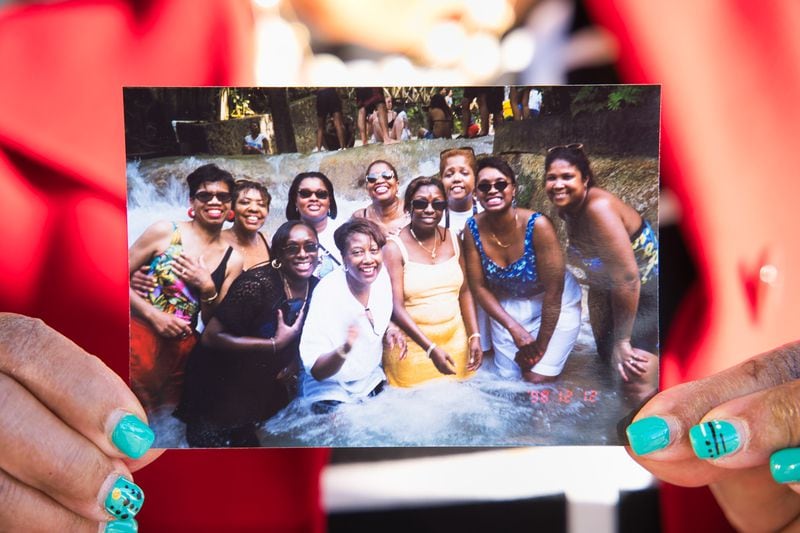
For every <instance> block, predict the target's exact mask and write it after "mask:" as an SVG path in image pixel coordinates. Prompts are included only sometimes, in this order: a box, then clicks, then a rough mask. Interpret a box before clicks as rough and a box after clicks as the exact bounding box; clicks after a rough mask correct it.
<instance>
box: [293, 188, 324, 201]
mask: <svg viewBox="0 0 800 533" xmlns="http://www.w3.org/2000/svg"><path fill="white" fill-rule="evenodd" d="M297 196H299V197H300V198H303V199H304V200H306V199H308V198H311V197H312V196H316V197H317V198H319V199H320V200H327V199H328V196H330V195H329V194H328V191H326V190H325V189H320V190H318V191H311V190H309V189H300V190H299V191H297Z"/></svg>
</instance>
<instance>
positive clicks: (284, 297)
mask: <svg viewBox="0 0 800 533" xmlns="http://www.w3.org/2000/svg"><path fill="white" fill-rule="evenodd" d="M317 250H318V246H317V234H316V232H315V231H314V228H313V227H312V226H311V225H309V224H307V223H305V222H302V221H299V220H294V221H289V222H285V223H284V224H283V225H282V226H281V227H280V228H278V230H277V231H276V232H275V236H274V237H273V239H272V252H273V255H274V259H273V260H272V261H271V262H269V263H265V264H262V265H260V266H257V267H254V268H252V269H250V270H248V271H247V272H244V273H243V274H242V275H241V276H239V277H238V278H237V279H236V281H235V282H234V283H233V285H231V288H230V291H228V295H227V297H226V298H225V300H224V301H223V302H222V303H221V304H220V305H219V307H218V308H217V309H216V311H215V312H214V317H213V318H212V319H211V321H210V322H209V323H208V325H207V326H206V328H205V330H204V331H203V336H202V338H201V341H200V343H199V345H198V346H197V347H196V348H195V349H194V351H192V353H191V355H190V357H189V362H188V364H187V368H186V385H185V388H184V394H183V397H182V398H181V404H180V407H179V409H178V411H177V412H176V416H178V417H179V418H181V419H182V420H183V421H185V422H186V440H187V441H188V443H189V445H190V446H192V447H204V448H208V447H222V446H225V447H228V446H236V447H246V446H258V445H259V441H258V438H257V435H256V427H257V425H258V424H259V423H261V422H264V421H266V420H267V419H269V418H270V417H272V416H273V415H274V414H275V413H277V412H278V411H280V410H281V409H283V408H284V407H285V406H286V405H287V404H288V403H289V401H290V400H291V397H292V396H293V394H292V392H293V388H294V387H293V383H292V381H291V378H292V377H294V374H293V372H292V371H291V370H290V369H291V368H295V369H297V368H299V351H298V346H299V342H300V329H301V328H302V327H303V317H304V314H305V310H306V308H307V306H308V302H309V299H310V297H311V295H312V293H313V292H314V287H315V286H316V284H317V278H315V277H314V276H313V275H312V274H313V272H314V269H315V268H316V266H317ZM287 385H289V386H288V387H287Z"/></svg>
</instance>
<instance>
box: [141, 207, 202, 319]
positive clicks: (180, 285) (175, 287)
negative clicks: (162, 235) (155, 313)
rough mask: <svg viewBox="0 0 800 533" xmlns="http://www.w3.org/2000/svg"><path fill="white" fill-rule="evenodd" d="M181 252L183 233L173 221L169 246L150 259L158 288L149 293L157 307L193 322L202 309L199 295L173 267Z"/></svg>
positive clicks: (151, 274)
mask: <svg viewBox="0 0 800 533" xmlns="http://www.w3.org/2000/svg"><path fill="white" fill-rule="evenodd" d="M181 252H183V245H182V244H181V233H180V230H178V225H177V224H176V223H175V222H173V223H172V238H171V239H170V243H169V246H167V249H166V250H164V251H163V252H162V253H160V254H159V255H157V256H155V257H154V258H153V260H152V261H150V268H149V270H148V272H147V274H148V275H149V276H152V277H153V279H154V280H155V282H156V288H155V289H154V290H153V292H151V293H150V294H149V295H148V300H149V301H150V303H151V304H152V305H153V306H154V307H156V308H157V309H160V310H161V311H164V312H166V313H169V314H171V315H175V316H177V317H179V318H182V319H183V320H185V321H187V322H192V321H193V320H195V319H196V317H197V313H198V311H199V310H200V304H199V303H198V300H197V296H195V294H194V293H193V292H192V290H191V289H190V288H189V286H188V285H186V283H184V281H183V280H182V279H180V278H179V277H178V276H176V275H175V272H174V271H173V269H172V264H173V262H174V261H175V259H176V258H177V257H178V256H179V255H180V254H181Z"/></svg>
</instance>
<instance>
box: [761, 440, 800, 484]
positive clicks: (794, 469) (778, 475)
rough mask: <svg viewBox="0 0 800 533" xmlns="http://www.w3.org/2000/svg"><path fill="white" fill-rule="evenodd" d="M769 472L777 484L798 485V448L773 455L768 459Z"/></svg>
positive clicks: (799, 464) (799, 479) (780, 451)
mask: <svg viewBox="0 0 800 533" xmlns="http://www.w3.org/2000/svg"><path fill="white" fill-rule="evenodd" d="M769 470H770V472H772V479H774V480H775V481H777V482H778V483H800V448H786V449H784V450H778V451H777V452H775V453H773V454H772V456H771V457H770V458H769Z"/></svg>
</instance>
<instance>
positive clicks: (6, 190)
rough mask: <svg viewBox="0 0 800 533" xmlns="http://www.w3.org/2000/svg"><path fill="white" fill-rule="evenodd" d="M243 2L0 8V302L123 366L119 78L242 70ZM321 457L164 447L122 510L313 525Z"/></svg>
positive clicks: (247, 42)
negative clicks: (132, 507) (135, 503)
mask: <svg viewBox="0 0 800 533" xmlns="http://www.w3.org/2000/svg"><path fill="white" fill-rule="evenodd" d="M133 5H135V6H136V9H134V8H133V7H132V6H133ZM251 16H252V15H251V12H250V6H249V2H246V1H230V0H202V1H196V0H172V1H157V0H153V1H150V2H124V1H114V0H93V1H92V0H83V1H72V2H55V3H48V4H43V5H31V6H25V7H19V8H7V9H5V10H3V11H2V12H0V70H2V74H1V75H0V76H2V82H0V197H2V198H3V200H4V202H3V203H4V208H3V209H4V212H5V221H4V222H3V223H2V224H0V242H2V243H3V244H4V252H3V253H2V254H0V310H3V311H13V312H18V313H25V314H29V315H33V316H38V317H41V318H43V319H44V320H45V321H46V322H47V323H49V324H50V325H51V326H53V327H55V328H56V329H58V330H59V331H61V332H62V333H64V334H65V335H67V336H68V337H70V338H72V339H73V340H74V341H75V342H76V343H78V344H79V345H81V346H82V347H84V348H85V349H86V350H88V351H90V352H92V353H94V354H97V355H99V356H100V357H102V358H103V359H104V360H105V361H106V362H107V363H108V365H109V366H111V368H113V369H114V370H115V371H116V372H118V373H119V374H121V375H122V376H125V377H127V374H128V369H127V368H128V296H127V243H126V239H125V234H126V224H125V191H126V188H125V153H124V146H125V142H124V127H123V110H122V87H123V86H144V85H152V86H172V85H247V84H251V83H252V79H251V74H250V70H251V65H252V43H251V37H252V27H251ZM327 457H328V454H327V451H323V450H253V451H250V450H247V451H245V450H236V451H223V452H219V451H202V450H192V451H172V452H167V453H166V454H165V455H164V456H163V457H162V458H161V459H159V460H158V461H156V462H155V463H153V464H152V465H150V466H149V467H147V468H145V469H144V470H142V471H141V472H139V473H137V474H136V475H135V477H136V482H137V483H139V484H140V485H141V486H142V487H143V489H144V491H145V494H146V497H147V503H146V505H145V506H144V507H143V510H142V512H141V513H140V514H139V516H138V517H137V518H138V519H139V522H140V525H141V526H142V529H143V530H144V531H234V530H235V531H247V530H258V531H297V532H309V531H315V532H316V531H322V530H324V515H323V513H322V510H321V506H320V494H319V474H320V472H321V469H322V466H323V465H324V464H325V462H326V460H327Z"/></svg>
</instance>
